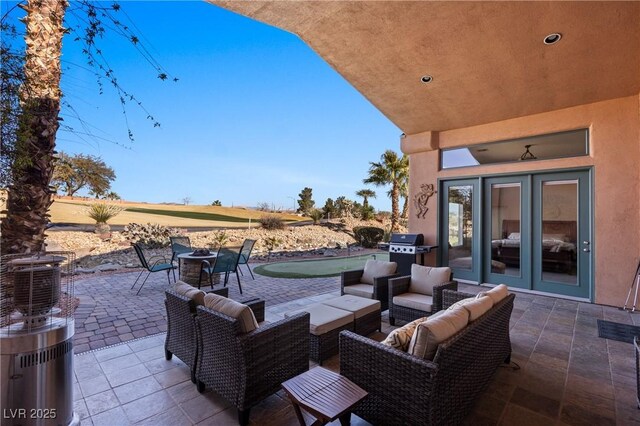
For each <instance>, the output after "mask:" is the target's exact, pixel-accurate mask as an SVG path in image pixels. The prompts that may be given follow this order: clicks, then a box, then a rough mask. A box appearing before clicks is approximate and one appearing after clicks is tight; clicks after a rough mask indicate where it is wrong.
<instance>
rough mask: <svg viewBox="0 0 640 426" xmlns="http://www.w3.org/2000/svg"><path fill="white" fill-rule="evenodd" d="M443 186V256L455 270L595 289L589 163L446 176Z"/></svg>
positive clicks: (531, 285)
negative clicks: (578, 167)
mask: <svg viewBox="0 0 640 426" xmlns="http://www.w3.org/2000/svg"><path fill="white" fill-rule="evenodd" d="M440 191H441V192H440V194H441V197H442V198H441V199H442V203H441V213H440V214H441V216H440V235H441V238H440V241H441V244H440V247H441V253H440V255H441V258H440V259H441V264H443V265H447V266H450V267H451V268H452V270H453V272H454V277H455V278H458V279H462V280H468V281H473V282H485V283H491V284H501V283H504V284H507V285H509V286H512V287H518V288H522V289H527V290H534V291H540V292H545V293H555V294H562V295H566V296H572V297H579V298H585V299H587V298H590V297H591V287H592V285H591V283H592V276H591V262H592V260H591V248H592V240H591V211H592V209H591V184H590V172H589V171H570V172H561V173H541V174H527V175H517V176H496V177H480V178H476V179H464V180H448V181H442V182H441V185H440ZM443 242H444V243H443Z"/></svg>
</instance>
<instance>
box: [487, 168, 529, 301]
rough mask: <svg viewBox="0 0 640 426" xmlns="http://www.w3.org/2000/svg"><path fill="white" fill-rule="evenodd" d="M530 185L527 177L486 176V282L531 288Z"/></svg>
mask: <svg viewBox="0 0 640 426" xmlns="http://www.w3.org/2000/svg"><path fill="white" fill-rule="evenodd" d="M529 188H530V179H529V177H528V176H513V177H497V178H487V179H484V203H483V204H484V206H483V207H484V213H483V217H484V224H483V227H484V236H485V238H484V239H483V249H484V250H483V253H484V256H483V266H484V268H483V271H484V277H483V278H484V282H488V283H504V284H508V285H510V286H514V287H520V288H529V287H530V276H531V263H530V262H528V261H527V259H529V258H530V250H529V247H530V244H531V238H530V235H531V232H530V230H531V220H530V217H531V215H530V214H529V208H530V198H531V197H530V191H529Z"/></svg>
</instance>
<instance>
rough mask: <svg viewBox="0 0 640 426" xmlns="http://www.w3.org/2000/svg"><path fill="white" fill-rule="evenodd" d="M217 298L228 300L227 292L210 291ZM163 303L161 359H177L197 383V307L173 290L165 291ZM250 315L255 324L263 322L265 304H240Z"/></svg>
mask: <svg viewBox="0 0 640 426" xmlns="http://www.w3.org/2000/svg"><path fill="white" fill-rule="evenodd" d="M210 293H215V294H218V295H220V296H224V297H229V289H228V288H220V289H217V290H213V291H211V292H210ZM165 295H166V299H165V301H164V304H165V308H166V309H167V337H166V339H165V342H164V355H165V358H166V359H167V360H170V359H171V358H172V357H173V355H175V356H177V357H178V358H179V359H180V360H181V361H182V362H184V363H185V364H186V365H187V366H188V367H189V369H190V370H191V381H192V382H193V383H195V382H196V379H195V366H196V361H197V358H198V349H197V348H198V346H197V342H196V323H195V316H196V304H195V302H194V301H193V300H191V299H189V298H187V297H185V296H181V295H179V294H177V293H175V292H174V291H173V290H166V291H165ZM242 303H244V304H246V305H247V306H249V308H251V310H252V311H253V314H254V316H255V317H256V321H258V322H260V321H264V300H260V299H257V298H252V299H248V300H245V301H242Z"/></svg>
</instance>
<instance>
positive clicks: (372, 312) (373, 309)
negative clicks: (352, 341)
mask: <svg viewBox="0 0 640 426" xmlns="http://www.w3.org/2000/svg"><path fill="white" fill-rule="evenodd" d="M322 304H323V305H327V306H331V307H333V308H338V309H342V310H343V311H348V312H352V313H353V316H354V328H355V332H356V333H358V334H360V335H362V336H368V335H369V334H371V333H373V332H374V331H376V330H380V327H381V325H382V319H381V313H380V308H381V304H380V301H379V300H375V299H365V298H364V297H358V296H353V295H348V294H347V295H344V296H340V297H336V298H335V299H330V300H325V301H323V302H322Z"/></svg>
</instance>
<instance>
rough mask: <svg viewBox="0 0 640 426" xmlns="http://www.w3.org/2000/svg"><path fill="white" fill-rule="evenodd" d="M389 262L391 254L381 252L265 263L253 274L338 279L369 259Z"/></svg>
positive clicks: (256, 268)
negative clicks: (337, 277) (345, 272)
mask: <svg viewBox="0 0 640 426" xmlns="http://www.w3.org/2000/svg"><path fill="white" fill-rule="evenodd" d="M374 258H375V259H376V260H386V261H388V260H389V253H385V252H379V253H371V254H364V255H360V256H350V257H334V258H328V259H314V260H292V261H289V262H275V263H265V264H262V265H259V266H256V267H255V268H254V269H253V272H255V273H257V274H260V275H264V276H267V277H273V278H321V277H336V276H338V275H340V273H341V272H342V271H349V270H352V269H362V268H364V264H365V263H366V261H367V260H369V259H374Z"/></svg>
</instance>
